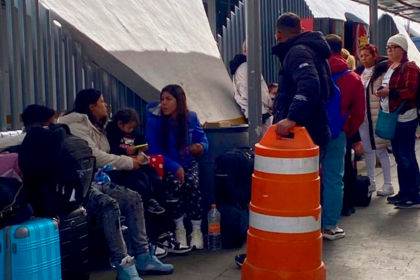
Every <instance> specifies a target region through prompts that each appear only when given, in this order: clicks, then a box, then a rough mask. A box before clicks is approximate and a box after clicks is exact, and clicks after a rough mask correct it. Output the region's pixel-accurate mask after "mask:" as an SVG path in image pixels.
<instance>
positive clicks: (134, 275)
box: [112, 256, 142, 280]
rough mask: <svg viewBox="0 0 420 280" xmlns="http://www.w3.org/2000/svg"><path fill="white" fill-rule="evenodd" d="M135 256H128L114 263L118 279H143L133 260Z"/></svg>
mask: <svg viewBox="0 0 420 280" xmlns="http://www.w3.org/2000/svg"><path fill="white" fill-rule="evenodd" d="M133 259H134V258H133V257H130V256H127V257H125V258H124V259H122V261H121V263H113V264H112V266H113V267H115V270H116V271H117V280H142V279H141V278H140V276H139V274H138V272H137V269H136V266H135V265H134V262H133Z"/></svg>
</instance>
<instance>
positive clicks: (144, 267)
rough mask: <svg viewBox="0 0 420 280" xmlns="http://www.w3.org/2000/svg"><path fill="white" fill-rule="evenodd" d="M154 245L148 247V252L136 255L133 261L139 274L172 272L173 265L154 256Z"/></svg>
mask: <svg viewBox="0 0 420 280" xmlns="http://www.w3.org/2000/svg"><path fill="white" fill-rule="evenodd" d="M154 254H155V247H154V246H152V247H150V252H148V253H144V254H141V255H138V256H137V257H136V260H135V263H136V268H137V271H138V272H139V273H140V274H154V275H166V274H172V273H173V272H174V266H173V265H172V264H163V263H162V262H161V261H160V260H158V259H157V258H156V257H155V256H154Z"/></svg>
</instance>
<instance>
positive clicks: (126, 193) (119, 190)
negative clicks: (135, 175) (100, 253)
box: [86, 183, 149, 262]
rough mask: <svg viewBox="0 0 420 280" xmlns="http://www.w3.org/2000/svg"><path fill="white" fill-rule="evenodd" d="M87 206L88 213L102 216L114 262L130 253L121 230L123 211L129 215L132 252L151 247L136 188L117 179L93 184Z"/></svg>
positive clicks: (142, 251)
mask: <svg viewBox="0 0 420 280" xmlns="http://www.w3.org/2000/svg"><path fill="white" fill-rule="evenodd" d="M86 210H87V211H88V213H89V215H92V214H94V215H98V216H99V220H100V221H101V223H102V226H103V229H104V233H105V237H106V240H107V242H108V246H109V250H110V255H111V256H110V257H111V262H120V261H121V260H122V259H123V258H125V257H126V256H127V246H126V244H125V242H124V238H123V235H122V230H121V223H120V217H121V215H123V216H125V219H126V223H127V227H128V230H129V236H130V239H131V250H132V253H133V255H134V256H137V255H140V254H144V253H147V252H148V251H149V249H148V244H149V243H148V240H147V235H146V226H145V223H144V209H143V203H142V200H141V197H140V195H139V194H138V193H137V192H134V191H132V190H129V189H127V188H125V187H122V186H119V185H116V184H114V183H107V184H104V185H97V184H94V185H93V186H92V188H91V191H90V194H89V198H88V201H87V203H86Z"/></svg>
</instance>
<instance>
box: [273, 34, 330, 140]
mask: <svg viewBox="0 0 420 280" xmlns="http://www.w3.org/2000/svg"><path fill="white" fill-rule="evenodd" d="M273 54H274V55H277V56H278V57H279V59H280V63H281V65H282V67H281V68H280V72H279V91H278V94H277V97H276V100H275V101H274V123H276V122H278V121H280V120H283V119H286V118H287V119H289V120H293V121H295V122H296V123H297V125H301V126H304V127H306V129H307V130H308V132H309V134H310V135H311V137H312V140H313V141H314V142H315V144H317V145H319V146H324V145H326V144H327V143H328V142H329V141H330V140H331V131H330V128H329V124H328V123H329V121H328V113H327V102H328V97H329V95H330V92H331V90H332V80H331V71H330V67H329V65H328V58H329V57H330V56H331V49H330V47H329V45H328V43H327V41H326V40H325V37H324V35H323V34H322V33H321V32H304V33H302V34H300V35H298V36H296V37H293V38H291V39H289V40H287V41H286V42H284V43H279V44H278V45H276V46H274V47H273Z"/></svg>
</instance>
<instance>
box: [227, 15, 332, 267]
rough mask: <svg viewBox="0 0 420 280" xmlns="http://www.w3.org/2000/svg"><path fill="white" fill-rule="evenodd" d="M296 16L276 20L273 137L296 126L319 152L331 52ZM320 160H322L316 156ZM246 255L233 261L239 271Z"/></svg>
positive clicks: (324, 138)
mask: <svg viewBox="0 0 420 280" xmlns="http://www.w3.org/2000/svg"><path fill="white" fill-rule="evenodd" d="M303 31H304V30H303V28H302V25H301V22H300V18H299V16H298V15H296V14H294V13H284V14H282V15H281V16H280V17H279V18H278V20H277V32H276V39H277V42H278V44H277V46H275V47H273V54H275V55H277V56H278V57H279V59H280V62H281V65H282V67H281V68H280V73H279V91H278V93H277V96H276V99H275V100H274V107H273V111H274V122H273V123H275V124H276V133H277V134H279V135H287V134H289V130H290V129H291V128H293V127H295V126H296V125H300V126H304V127H306V129H307V130H308V132H309V134H310V136H311V137H312V140H313V141H314V143H315V144H317V145H318V146H319V147H320V152H321V155H322V152H323V151H324V150H325V149H324V147H325V146H326V145H327V144H328V142H329V141H330V140H331V131H330V127H329V125H328V113H327V101H328V97H329V96H330V91H331V90H332V79H331V71H330V66H329V64H328V58H329V57H330V56H331V49H330V46H329V45H328V43H327V41H326V40H325V37H324V35H322V33H321V32H303ZM320 158H322V156H320ZM245 258H246V254H240V255H237V256H236V257H235V262H236V264H237V265H238V266H240V267H242V264H243V262H244V261H245Z"/></svg>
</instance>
